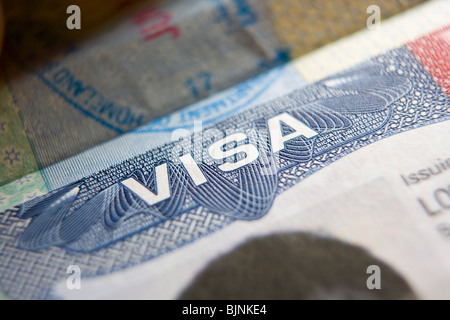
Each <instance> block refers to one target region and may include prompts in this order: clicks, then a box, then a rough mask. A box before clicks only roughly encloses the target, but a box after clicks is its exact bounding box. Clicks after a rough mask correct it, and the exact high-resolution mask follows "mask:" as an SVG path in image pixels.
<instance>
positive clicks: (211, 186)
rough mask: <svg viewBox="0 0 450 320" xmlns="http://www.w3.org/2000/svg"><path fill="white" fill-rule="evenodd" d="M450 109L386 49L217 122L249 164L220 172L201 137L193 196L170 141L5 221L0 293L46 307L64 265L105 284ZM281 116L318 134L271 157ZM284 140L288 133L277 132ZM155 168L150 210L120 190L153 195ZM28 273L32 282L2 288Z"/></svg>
mask: <svg viewBox="0 0 450 320" xmlns="http://www.w3.org/2000/svg"><path fill="white" fill-rule="evenodd" d="M449 106H450V101H449V97H448V96H447V95H445V93H443V92H442V91H441V89H440V87H439V86H438V85H437V84H436V83H435V82H434V81H433V79H432V77H431V76H430V75H429V74H428V73H427V72H426V71H425V70H423V68H422V66H421V65H420V64H419V63H418V62H417V61H416V60H415V58H414V56H413V54H412V53H410V52H409V51H408V50H406V49H399V50H394V51H392V52H390V53H388V54H386V55H383V56H380V57H377V58H374V59H372V60H371V61H369V62H367V63H365V64H362V65H360V66H358V67H355V68H353V69H351V70H349V71H346V72H343V73H341V74H338V75H336V76H333V77H330V78H327V79H325V80H323V81H320V82H318V83H316V84H314V85H310V86H307V87H305V88H302V89H299V90H297V91H294V92H293V93H291V94H289V95H286V96H284V97H282V98H279V99H277V100H274V101H271V102H269V103H267V104H265V105H262V106H258V107H255V108H252V109H250V110H246V111H244V112H242V113H239V114H237V115H235V116H233V117H230V118H229V119H226V120H224V121H221V122H220V123H218V124H217V125H216V126H215V129H216V130H218V131H220V132H223V133H224V134H225V133H226V134H227V135H228V134H230V133H233V132H244V133H246V134H247V136H248V140H249V142H251V143H252V144H254V145H255V146H257V147H258V150H259V153H260V156H259V158H258V159H257V160H256V161H255V162H252V163H250V164H248V165H246V166H244V167H241V168H239V169H237V170H235V171H232V172H222V171H220V170H219V169H218V166H219V165H220V164H219V163H216V162H214V161H212V160H211V159H209V158H208V155H207V148H208V146H209V145H210V144H211V143H213V142H214V137H213V136H209V135H208V128H207V129H206V130H205V131H204V132H202V133H201V135H202V137H203V139H202V140H201V145H200V146H197V147H198V148H194V149H195V151H194V154H193V156H194V158H195V159H202V160H199V161H198V164H199V167H200V169H201V170H202V172H203V173H204V175H205V177H206V178H207V180H208V182H207V183H205V184H203V185H200V186H195V185H194V184H193V183H192V180H191V178H190V177H189V175H188V174H187V172H186V170H185V169H184V168H183V166H182V165H181V164H180V163H178V162H177V161H175V160H173V159H172V157H171V152H172V150H174V149H175V148H177V147H180V146H181V147H183V143H185V142H182V141H178V142H173V143H170V144H167V145H165V146H163V147H161V148H158V149H155V150H151V151H149V152H147V153H145V154H142V155H140V156H137V157H134V158H132V159H129V160H127V161H124V162H123V163H120V164H117V165H116V166H113V167H111V168H109V169H106V170H103V171H101V172H99V173H97V174H94V175H92V176H90V177H86V178H85V179H82V180H80V181H79V182H76V183H73V184H71V185H69V186H66V187H64V188H62V189H59V190H57V191H54V192H52V193H49V194H48V195H46V196H43V197H40V198H37V199H34V200H32V201H30V202H28V203H25V204H24V205H22V206H20V207H18V208H15V209H13V210H9V211H7V212H5V213H4V214H2V219H1V223H0V232H1V233H0V234H1V238H0V241H1V245H2V247H3V248H6V249H4V250H2V251H1V252H2V255H3V256H4V257H5V258H6V259H5V261H8V263H3V262H1V263H0V284H1V286H2V288H3V289H4V291H5V292H6V293H7V294H8V295H9V296H12V297H28V298H29V297H35V298H46V297H49V295H50V287H51V285H52V283H54V282H55V281H57V280H58V279H65V276H66V274H65V273H64V272H65V268H66V267H67V265H69V264H72V263H76V264H78V265H80V267H81V268H82V269H83V270H84V271H83V272H84V274H87V275H91V276H94V275H100V274H108V273H110V272H113V271H116V270H120V269H123V268H126V267H129V266H132V265H135V264H138V263H140V262H142V261H146V260H149V259H152V258H154V257H157V256H159V255H161V254H164V253H166V252H168V251H171V250H174V249H176V248H178V247H180V246H183V245H185V244H187V243H190V242H192V241H195V240H196V239H198V238H200V237H204V236H207V235H208V234H210V233H212V232H214V231H217V230H219V229H221V228H223V227H225V226H227V225H228V224H230V223H232V222H233V221H236V220H253V219H259V218H261V217H263V216H264V215H265V214H267V213H268V212H269V210H270V208H271V206H272V203H273V200H274V199H275V197H276V196H277V194H279V193H281V192H283V191H284V190H286V189H288V188H290V187H292V186H293V185H295V184H297V183H299V182H300V181H301V180H303V179H304V178H306V177H308V176H309V175H311V174H313V173H314V172H316V171H318V170H319V169H321V168H323V167H325V166H326V165H328V164H329V163H332V162H334V161H336V160H337V159H339V158H340V157H343V156H345V155H347V154H349V153H351V152H354V151H355V150H357V149H360V148H361V147H363V146H365V145H367V144H370V143H373V142H376V141H378V140H380V139H382V138H385V137H388V136H391V135H393V134H397V133H400V132H402V131H405V130H409V129H413V128H416V127H420V126H423V125H429V124H432V123H435V122H438V121H444V120H448V119H449V116H450V111H449ZM283 112H287V113H288V114H290V115H291V116H293V117H295V118H296V119H298V120H300V121H302V122H303V123H305V124H306V125H308V126H309V127H311V128H312V129H314V130H315V131H316V132H318V135H317V136H315V137H314V138H311V139H306V138H304V137H298V138H296V139H293V140H290V141H288V142H286V143H285V148H284V149H283V150H282V151H280V152H278V153H275V154H274V153H273V152H272V150H271V147H270V138H269V134H268V129H267V119H269V118H271V117H274V116H276V115H278V114H281V113H283ZM283 130H284V131H285V132H284V134H289V130H290V129H289V128H288V127H286V128H283ZM195 140H196V137H195V136H193V137H192V139H191V141H195ZM161 163H167V168H168V176H169V183H170V190H171V193H172V196H171V197H170V198H168V199H166V200H164V201H162V202H160V203H158V204H156V205H153V206H150V205H149V204H148V203H146V202H144V201H143V200H142V199H140V198H139V197H138V196H137V195H135V194H134V193H133V192H132V191H130V190H128V189H127V188H125V187H124V185H123V184H122V183H121V182H122V181H124V180H125V179H127V178H129V177H133V178H134V179H135V180H137V181H139V182H140V183H141V184H142V185H144V186H145V187H146V188H148V189H149V190H152V191H155V190H156V185H155V166H157V165H159V164H161ZM321 192H326V189H324V190H322V191H321ZM298 201H301V199H299V200H298ZM3 260H4V259H2V261H3ZM30 264H31V265H33V266H38V268H37V271H36V269H33V270H30V271H28V272H26V271H25V274H24V275H23V276H22V277H20V278H17V277H13V275H14V274H17V272H19V271H20V270H23V269H26V268H29V265H30ZM36 277H38V278H39V279H38V280H36ZM19 282H20V283H21V284H22V285H21V286H19V285H18V284H19ZM36 283H37V284H38V285H36ZM25 288H26V289H25Z"/></svg>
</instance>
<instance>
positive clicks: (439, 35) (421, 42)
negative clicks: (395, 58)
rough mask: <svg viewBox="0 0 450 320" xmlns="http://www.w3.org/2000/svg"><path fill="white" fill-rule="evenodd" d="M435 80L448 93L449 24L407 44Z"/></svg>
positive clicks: (449, 85)
mask: <svg viewBox="0 0 450 320" xmlns="http://www.w3.org/2000/svg"><path fill="white" fill-rule="evenodd" d="M409 47H410V48H411V49H412V50H413V51H414V53H415V54H416V55H417V56H418V57H419V58H420V60H421V61H422V63H423V65H424V66H425V69H426V70H427V71H428V72H429V73H430V74H431V75H432V76H433V77H434V78H435V81H436V82H438V83H439V85H440V86H441V87H442V88H443V91H444V92H446V93H448V94H450V25H449V26H447V27H445V28H443V29H441V30H438V31H436V32H433V33H431V34H429V35H427V36H424V37H422V38H420V39H418V40H416V41H413V42H411V43H410V44H409Z"/></svg>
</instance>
